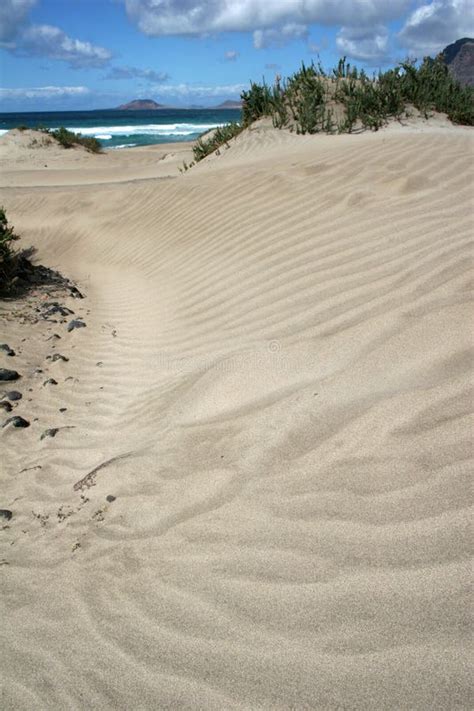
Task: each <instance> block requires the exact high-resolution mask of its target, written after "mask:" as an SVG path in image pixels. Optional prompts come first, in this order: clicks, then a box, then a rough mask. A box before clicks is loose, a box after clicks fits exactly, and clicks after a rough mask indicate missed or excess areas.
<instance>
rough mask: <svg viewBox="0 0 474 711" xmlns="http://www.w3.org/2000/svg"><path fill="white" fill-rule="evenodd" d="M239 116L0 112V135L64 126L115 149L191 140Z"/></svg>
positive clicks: (216, 113)
mask: <svg viewBox="0 0 474 711" xmlns="http://www.w3.org/2000/svg"><path fill="white" fill-rule="evenodd" d="M239 120H240V111H238V110H229V109H225V110H222V109H160V110H158V111H116V110H112V109H109V110H102V111H51V112H29V113H8V114H6V113H0V135H3V134H4V133H6V131H8V130H10V129H12V128H16V127H17V126H27V127H28V128H37V127H38V126H41V127H43V128H59V127H60V126H64V127H65V128H68V129H69V130H70V131H74V132H75V133H81V134H82V135H83V136H94V137H95V138H97V139H98V140H99V141H100V142H101V144H102V146H103V147H104V148H115V149H117V148H131V147H132V146H145V145H150V144H154V143H172V142H176V141H192V140H194V139H195V138H197V137H198V136H199V134H200V133H203V132H204V131H207V130H209V129H210V128H214V127H215V126H220V125H222V124H225V123H229V122H230V121H239Z"/></svg>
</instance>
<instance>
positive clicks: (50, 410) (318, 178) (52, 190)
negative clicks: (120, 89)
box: [0, 122, 473, 711]
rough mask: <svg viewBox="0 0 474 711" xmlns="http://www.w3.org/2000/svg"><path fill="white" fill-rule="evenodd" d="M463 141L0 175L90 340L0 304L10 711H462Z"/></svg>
mask: <svg viewBox="0 0 474 711" xmlns="http://www.w3.org/2000/svg"><path fill="white" fill-rule="evenodd" d="M472 141H473V133H472V130H470V129H465V128H454V127H451V128H447V127H446V126H443V125H441V126H435V128H434V129H432V128H430V127H421V128H420V126H419V125H416V126H411V127H406V128H404V129H395V128H393V129H387V130H384V131H380V132H378V133H375V134H363V135H358V136H349V135H344V136H311V137H302V136H296V135H292V134H289V133H285V132H278V131H275V130H273V129H271V128H269V127H268V125H267V124H266V123H265V122H263V123H261V124H260V125H258V126H257V127H256V128H255V129H254V130H252V131H250V132H246V133H245V134H242V135H241V136H239V137H238V138H237V139H236V140H235V141H234V144H233V146H232V147H231V149H229V150H227V151H223V152H222V153H221V155H220V156H219V157H216V156H212V157H210V158H209V159H207V160H205V161H203V162H202V163H200V164H198V165H197V166H196V167H194V168H193V169H192V170H190V171H188V172H187V173H185V174H184V175H180V174H179V173H178V171H177V166H178V165H179V164H180V163H181V162H182V160H183V158H182V155H186V153H185V151H186V150H187V151H188V153H189V147H184V148H183V149H181V152H182V154H181V153H180V155H176V154H173V156H172V157H171V159H169V160H168V161H167V162H166V165H167V168H166V170H164V169H163V165H164V164H163V161H159V160H157V158H159V156H161V155H162V154H169V153H171V152H172V151H171V150H170V147H167V148H165V149H162V148H160V149H157V148H154V149H145V150H135V149H132V150H129V151H123V152H120V153H119V152H117V153H115V154H114V155H107V156H105V157H102V156H89V155H85V156H84V155H81V157H80V160H78V162H77V165H73V164H71V163H67V160H71V159H70V158H68V157H67V156H66V155H64V156H63V157H62V158H58V159H57V161H56V163H55V167H54V175H53V177H52V178H45V171H43V170H41V171H39V169H38V168H37V167H36V168H35V166H31V165H30V164H28V162H26V163H24V164H23V163H21V164H19V163H18V162H16V163H15V164H14V161H15V155H13V154H11V153H8V151H7V150H6V149H5V151H4V154H3V161H4V162H3V164H2V173H3V180H4V185H10V186H13V187H4V188H3V189H2V202H3V203H4V205H5V207H6V208H7V213H8V216H9V217H10V219H11V220H12V222H13V223H14V224H15V226H16V228H17V231H18V232H19V233H21V234H22V236H23V242H24V243H25V244H30V243H31V244H34V245H35V246H36V247H37V248H38V256H39V258H40V260H41V262H42V263H45V264H48V265H49V266H52V267H55V268H58V269H60V270H61V271H62V272H63V273H65V274H67V275H68V276H69V277H71V278H73V279H75V280H76V281H77V283H78V284H79V286H80V288H81V289H82V290H83V291H84V292H85V294H86V297H87V298H86V299H84V300H83V301H81V302H80V303H79V304H78V303H77V302H75V300H73V299H71V300H69V301H67V302H65V303H67V305H69V306H70V307H71V308H72V309H74V310H75V311H76V313H77V314H79V315H82V316H83V318H84V319H85V321H86V322H87V328H83V329H79V330H77V331H73V332H72V333H70V334H67V333H65V329H64V325H62V324H57V325H55V324H45V323H42V322H39V323H37V324H33V325H22V324H21V323H19V321H18V319H17V318H16V319H14V320H7V314H8V312H9V309H11V305H9V304H2V305H1V311H0V323H1V327H2V332H3V333H4V337H3V339H2V340H5V341H8V343H9V344H10V345H11V346H13V347H15V348H16V350H17V351H18V353H17V356H16V357H15V359H11V358H9V359H8V361H12V360H15V367H16V368H17V369H18V370H19V371H20V372H21V373H22V374H23V378H22V380H21V389H22V390H23V392H24V393H25V396H24V398H23V399H22V400H21V401H20V403H19V405H18V407H17V408H16V409H15V412H17V413H18V414H23V415H24V416H25V417H28V416H29V417H30V419H31V420H32V424H31V427H29V428H28V429H27V430H23V431H19V430H14V429H11V428H5V429H2V430H0V437H1V440H2V442H1V447H2V451H3V452H4V453H5V455H6V457H5V458H4V464H3V465H2V466H3V473H2V485H1V489H2V499H1V502H0V507H1V508H8V509H11V510H12V511H13V517H12V520H11V521H10V522H9V524H8V526H7V527H5V528H4V529H3V530H2V531H1V541H2V551H1V554H0V559H1V560H2V562H3V563H4V564H3V565H2V566H1V567H0V576H1V578H0V579H1V587H2V600H3V605H4V613H3V616H2V620H3V621H2V633H3V635H2V636H3V653H2V667H3V670H4V679H3V685H4V686H3V692H2V693H3V696H2V707H3V708H5V709H38V708H41V709H91V708H94V709H131V708H135V709H156V708H173V709H198V708H199V709H364V710H367V709H374V710H375V709H376V710H377V711H380V710H381V709H430V710H432V709H443V710H445V709H467V708H470V706H471V700H472V699H471V697H470V682H469V663H468V656H467V649H468V624H469V607H470V605H469V603H470V583H471V577H470V551H469V534H470V528H469V515H470V511H471V510H470V498H469V493H470V489H469V481H468V476H469V471H470V470H471V469H472V454H473V451H472V429H471V427H472V421H470V420H469V417H470V411H471V409H472V408H471V405H472V391H470V388H469V385H470V378H469V370H470V367H471V366H472V345H473V343H472V311H471V307H470V302H469V296H470V292H469V288H470V285H471V283H472V273H471V261H470V260H471V257H472V251H471V250H472V246H471V237H472V228H473V206H472V187H473V174H472V155H473V142H472ZM173 150H174V149H173ZM102 158H104V163H103V164H102V167H98V165H99V163H98V161H101V160H102ZM61 161H62V162H61ZM166 174H168V175H169V176H176V177H175V178H174V179H168V180H160V179H159V178H160V177H165V175H166ZM94 176H95V177H94ZM47 181H49V184H48V182H47ZM88 183H94V184H93V185H88ZM51 186H56V187H51ZM48 329H51V330H48ZM53 332H57V333H58V334H60V335H61V340H60V341H58V343H59V344H60V345H57V346H56V350H60V352H61V353H63V354H64V355H66V356H67V357H69V361H67V362H62V361H59V362H56V363H52V362H51V361H48V360H46V357H47V355H48V354H51V352H52V350H51V342H50V341H47V340H46V339H47V338H48V337H49V336H50V335H51V334H52V333H53ZM24 338H27V339H28V340H27V341H26V342H24V343H23V342H22V339H24ZM5 361H6V358H4V359H3V360H2V365H3V367H6V366H5ZM98 363H99V365H97V364H98ZM9 365H10V363H9ZM37 367H40V368H42V369H43V371H44V375H41V379H38V377H37V376H35V375H33V371H34V369H35V368H37ZM46 377H54V378H55V379H56V380H57V381H58V385H57V386H55V387H54V388H49V389H48V388H46V387H44V386H42V380H43V379H44V378H46ZM68 378H69V379H68ZM28 388H31V389H32V390H31V392H28ZM3 389H4V390H5V389H7V388H3ZM27 396H28V397H27ZM28 398H31V401H29V399H28ZM61 407H67V411H66V412H64V413H59V408H61ZM34 418H38V420H37V421H33V419H34ZM63 425H68V426H71V427H74V428H73V429H64V430H61V431H60V432H59V433H58V434H57V436H56V437H54V439H52V438H46V439H44V440H40V435H41V433H42V432H43V431H44V430H45V428H47V427H57V426H63ZM38 467H41V469H39V468H38ZM22 470H23V471H22ZM91 472H92V474H91ZM89 475H90V476H89ZM88 476H89V478H87V477H88ZM81 480H82V483H81ZM110 495H112V496H114V497H116V498H115V500H114V501H113V502H110V503H109V502H107V500H106V497H107V496H110Z"/></svg>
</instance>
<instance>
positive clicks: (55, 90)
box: [0, 86, 90, 99]
mask: <svg viewBox="0 0 474 711" xmlns="http://www.w3.org/2000/svg"><path fill="white" fill-rule="evenodd" d="M87 94H90V90H89V89H88V88H87V87H86V86H36V87H31V88H19V89H2V88H0V97H1V98H2V99H56V98H64V97H66V96H85V95H87Z"/></svg>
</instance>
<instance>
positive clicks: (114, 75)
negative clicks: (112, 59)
mask: <svg viewBox="0 0 474 711" xmlns="http://www.w3.org/2000/svg"><path fill="white" fill-rule="evenodd" d="M105 78H106V79H117V80H119V79H145V80H146V81H151V82H155V84H161V82H165V81H168V79H169V78H170V75H169V74H167V73H166V72H157V71H155V70H154V69H139V68H138V67H112V69H111V70H110V72H109V73H108V74H107V76H106V77H105Z"/></svg>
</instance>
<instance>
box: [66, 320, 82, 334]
mask: <svg viewBox="0 0 474 711" xmlns="http://www.w3.org/2000/svg"><path fill="white" fill-rule="evenodd" d="M86 325H87V324H85V323H84V321H79V320H78V319H74V320H73V321H69V323H68V325H67V330H68V331H69V332H71V331H74V329H75V328H85V327H86Z"/></svg>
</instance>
